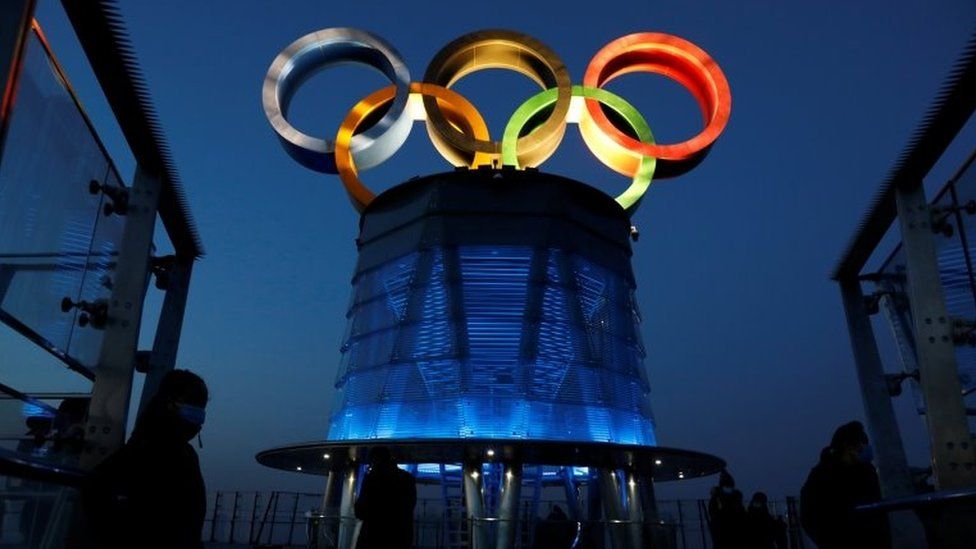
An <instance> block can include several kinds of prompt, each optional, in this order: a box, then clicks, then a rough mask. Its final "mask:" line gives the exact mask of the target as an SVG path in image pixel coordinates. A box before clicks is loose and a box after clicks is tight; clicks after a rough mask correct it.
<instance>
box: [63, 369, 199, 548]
mask: <svg viewBox="0 0 976 549" xmlns="http://www.w3.org/2000/svg"><path fill="white" fill-rule="evenodd" d="M207 400H208V391H207V386H206V384H205V383H204V382H203V380H202V379H201V378H200V377H199V376H197V375H196V374H194V373H192V372H189V371H187V370H173V371H171V372H169V373H167V374H166V375H165V376H164V377H163V379H162V381H161V382H160V385H159V390H158V392H157V393H156V395H155V396H154V397H153V398H152V400H151V401H150V402H149V404H148V405H147V406H146V408H145V410H144V411H143V413H142V415H141V416H139V419H138V420H137V421H136V426H135V429H134V430H133V432H132V436H131V437H130V438H129V440H128V442H126V444H125V445H124V446H123V447H122V448H120V449H119V450H118V451H117V452H115V453H114V454H112V455H110V456H109V457H107V458H106V459H105V460H104V461H102V463H100V464H99V465H98V466H97V467H96V468H95V469H94V470H93V471H92V474H91V476H90V477H89V478H88V479H87V480H86V482H85V484H84V486H82V489H81V502H82V508H83V513H84V517H85V519H86V524H85V525H84V528H83V530H84V537H85V538H86V540H88V541H87V543H81V544H78V545H76V546H77V547H99V548H112V549H114V548H122V547H125V548H132V547H140V548H160V549H161V548H164V547H165V548H167V549H177V548H179V549H202V547H203V544H202V542H201V530H202V529H203V521H204V516H205V515H206V510H207V502H206V491H205V488H204V484H203V476H202V475H201V474H200V463H199V461H198V459H197V453H196V451H195V450H194V449H193V447H192V446H190V444H189V441H190V440H192V439H193V438H194V437H196V436H198V434H199V433H200V429H201V428H202V427H203V423H204V420H205V419H206V411H205V408H206V405H207Z"/></svg>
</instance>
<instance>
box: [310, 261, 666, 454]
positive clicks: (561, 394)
mask: <svg viewBox="0 0 976 549" xmlns="http://www.w3.org/2000/svg"><path fill="white" fill-rule="evenodd" d="M353 284H354V291H353V299H352V303H351V305H350V308H349V313H348V318H349V329H348V332H347V335H346V340H345V343H344V345H343V347H342V354H343V359H342V367H341V369H340V373H339V377H338V380H337V383H336V386H337V388H338V389H339V403H340V405H339V406H338V407H337V409H336V410H335V412H334V414H333V416H332V418H331V423H330V430H329V439H331V440H350V439H369V438H440V437H444V438H453V437H472V438H516V439H520V438H530V439H548V440H579V441H602V442H618V443H629V444H646V445H653V444H655V438H654V424H653V418H652V415H651V411H650V406H649V401H648V398H647V394H648V391H649V387H648V382H647V379H646V376H645V374H644V369H643V358H644V354H645V353H644V349H643V346H642V344H641V341H640V337H639V332H638V330H637V324H638V322H639V316H638V314H637V311H636V304H635V302H634V297H633V287H632V286H631V284H629V283H628V282H627V279H626V278H625V276H624V274H623V273H614V272H611V271H610V270H608V269H606V268H605V267H601V266H599V265H597V264H596V263H593V262H591V261H588V260H587V259H585V258H583V257H581V256H579V255H576V254H572V253H567V252H565V251H563V250H561V249H557V248H549V249H545V248H533V247H529V246H461V247H458V248H444V247H433V248H429V249H426V250H423V251H420V252H415V253H413V254H409V255H407V256H405V257H401V258H399V259H395V260H392V261H389V262H387V263H385V264H383V265H381V266H380V267H378V268H374V269H371V270H369V271H366V272H361V273H359V275H358V276H357V277H356V279H355V280H354V283H353Z"/></svg>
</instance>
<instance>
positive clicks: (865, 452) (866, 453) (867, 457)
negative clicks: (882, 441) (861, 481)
mask: <svg viewBox="0 0 976 549" xmlns="http://www.w3.org/2000/svg"><path fill="white" fill-rule="evenodd" d="M857 458H858V459H859V460H861V461H863V462H864V463H871V462H872V461H874V448H872V447H871V445H870V444H865V445H864V447H863V448H861V451H860V452H859V453H858V454H857Z"/></svg>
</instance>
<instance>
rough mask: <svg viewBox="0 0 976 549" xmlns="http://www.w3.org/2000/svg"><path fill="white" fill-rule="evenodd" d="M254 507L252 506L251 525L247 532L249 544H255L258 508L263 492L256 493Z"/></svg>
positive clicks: (253, 501)
mask: <svg viewBox="0 0 976 549" xmlns="http://www.w3.org/2000/svg"><path fill="white" fill-rule="evenodd" d="M252 503H253V505H252V506H251V524H250V528H249V529H248V532H247V543H248V544H253V543H254V541H255V540H254V527H255V526H257V524H256V523H257V521H258V506H259V505H260V503H261V492H254V500H252Z"/></svg>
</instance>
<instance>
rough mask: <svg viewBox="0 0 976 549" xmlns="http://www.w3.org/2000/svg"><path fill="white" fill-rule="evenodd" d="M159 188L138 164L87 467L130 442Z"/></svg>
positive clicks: (92, 412) (93, 407)
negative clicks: (131, 404)
mask: <svg viewBox="0 0 976 549" xmlns="http://www.w3.org/2000/svg"><path fill="white" fill-rule="evenodd" d="M160 189H161V183H160V180H159V177H158V176H157V175H155V174H151V173H149V172H147V171H146V170H144V169H143V168H142V167H138V168H137V169H136V174H135V177H134V178H133V182H132V188H131V189H130V190H129V208H128V213H127V214H126V216H125V229H124V230H123V232H122V243H121V245H120V246H119V255H118V262H117V264H116V267H115V274H114V276H113V280H112V296H111V298H110V299H109V303H108V317H109V320H108V323H107V325H106V326H105V333H104V336H103V338H102V348H101V352H100V354H99V359H98V370H97V372H98V373H97V375H96V377H95V383H94V384H93V387H92V397H91V404H90V405H89V408H88V425H87V430H86V433H85V443H86V447H85V453H84V454H83V455H82V457H81V466H82V467H83V468H85V469H89V470H90V469H92V468H93V467H95V465H97V464H98V463H99V462H101V461H102V460H103V459H105V457H107V456H108V455H109V454H110V453H112V452H113V451H115V450H116V449H118V448H119V447H121V446H122V444H123V443H124V442H125V427H126V419H127V417H128V413H129V400H130V397H131V395H132V375H133V371H134V367H135V355H136V347H137V345H138V343H139V326H140V324H141V322H142V306H143V301H144V300H145V295H146V280H147V278H148V275H149V252H150V249H151V246H152V239H153V230H154V228H155V226H156V209H157V206H158V205H159V195H160Z"/></svg>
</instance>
